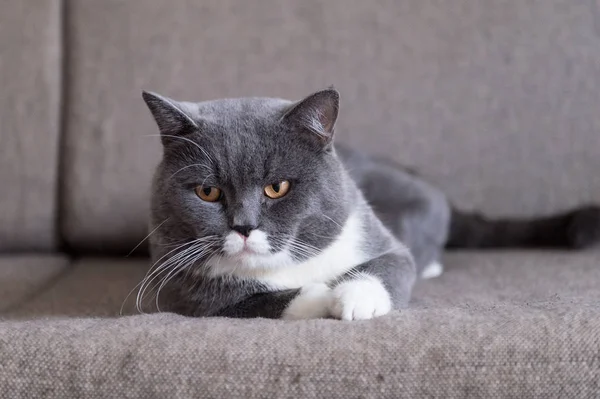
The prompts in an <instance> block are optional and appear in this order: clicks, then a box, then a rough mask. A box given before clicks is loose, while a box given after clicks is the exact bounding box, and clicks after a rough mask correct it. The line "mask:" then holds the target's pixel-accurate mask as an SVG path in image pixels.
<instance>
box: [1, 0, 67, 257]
mask: <svg viewBox="0 0 600 399" xmlns="http://www.w3.org/2000/svg"><path fill="white" fill-rule="evenodd" d="M1 4H2V5H1V7H0V9H1V10H2V11H0V88H1V90H2V94H1V95H0V143H1V144H0V251H20V250H32V249H33V250H48V249H52V248H53V247H55V244H56V221H55V219H56V198H57V166H58V165H57V149H58V130H59V126H58V124H59V114H60V109H59V106H60V86H61V79H60V76H61V67H60V53H61V47H60V25H61V22H60V21H61V18H60V13H59V11H60V1H59V0H46V1H40V2H37V1H3V2H2V3H1Z"/></svg>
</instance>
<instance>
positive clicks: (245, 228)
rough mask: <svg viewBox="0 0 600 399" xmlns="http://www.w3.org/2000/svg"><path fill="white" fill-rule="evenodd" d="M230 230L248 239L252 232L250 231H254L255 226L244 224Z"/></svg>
mask: <svg viewBox="0 0 600 399" xmlns="http://www.w3.org/2000/svg"><path fill="white" fill-rule="evenodd" d="M232 229H233V230H235V231H237V232H238V233H240V234H241V235H243V236H244V237H248V236H249V235H250V233H251V232H252V230H254V229H256V226H253V225H250V224H244V225H237V226H233V227H232Z"/></svg>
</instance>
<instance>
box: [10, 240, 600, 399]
mask: <svg viewBox="0 0 600 399" xmlns="http://www.w3.org/2000/svg"><path fill="white" fill-rule="evenodd" d="M445 262H446V272H445V273H444V274H443V275H442V277H440V278H438V279H433V280H428V281H425V282H422V283H421V284H420V285H419V286H418V288H417V290H416V292H415V300H414V301H413V304H412V306H411V307H410V308H409V309H407V310H405V311H402V312H394V313H393V314H391V315H388V316H385V317H382V318H379V319H375V320H372V321H368V322H350V323H346V322H340V321H334V320H314V321H300V322H281V321H269V320H263V319H255V320H231V319H190V318H184V317H179V316H175V315H171V314H155V315H144V316H128V317H123V318H100V319H57V318H55V317H54V318H52V319H45V318H43V317H41V316H57V315H60V314H63V315H99V316H116V315H118V312H119V307H120V306H121V303H122V302H123V299H124V297H125V296H126V295H127V292H128V291H129V290H130V289H131V288H132V287H133V286H135V284H136V282H137V281H138V279H139V278H141V276H142V275H143V274H144V272H145V269H146V268H147V261H144V260H135V261H111V260H107V259H96V260H82V261H80V262H78V263H77V264H76V265H75V267H74V269H73V270H72V271H71V272H70V273H69V274H67V275H66V276H65V277H63V278H62V279H61V280H60V281H59V282H58V283H57V284H56V285H55V286H54V287H52V289H49V290H46V292H45V293H44V294H43V295H40V296H39V297H37V298H36V299H35V300H34V301H30V302H29V303H28V304H27V305H26V306H24V307H21V308H20V309H19V312H18V314H17V313H15V314H13V316H12V317H20V318H23V317H25V318H27V317H32V316H35V317H36V318H37V319H36V320H32V321H4V322H2V323H0V359H1V360H2V361H1V362H0V396H2V393H3V394H4V395H5V396H6V395H7V393H10V397H11V398H20V397H23V398H25V397H42V396H43V397H47V398H65V397H86V398H103V397H106V398H108V397H121V398H138V397H144V398H155V397H156V398H161V397H172V398H185V397H199V398H225V397H244V398H259V397H282V398H283V397H306V398H313V397H326V398H359V397H362V398H367V397H381V398H386V397H387V398H398V397H444V398H496V397H497V398H500V397H502V398H544V399H549V398H561V399H563V398H573V399H583V398H596V397H598V395H600V367H599V365H600V358H599V357H598V348H599V347H600V312H599V310H600V290H598V289H597V287H598V286H599V285H600V252H598V251H596V252H590V253H584V254H574V255H569V254H565V253H516V252H498V253H481V254H466V253H456V254H450V255H448V256H447V258H446V260H445ZM24 359H26V361H25V362H24Z"/></svg>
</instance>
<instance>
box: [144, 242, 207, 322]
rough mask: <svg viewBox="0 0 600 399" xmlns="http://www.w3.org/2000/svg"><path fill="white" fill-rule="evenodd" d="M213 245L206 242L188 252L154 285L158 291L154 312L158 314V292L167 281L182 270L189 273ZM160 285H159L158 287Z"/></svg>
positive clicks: (157, 292) (158, 292)
mask: <svg viewBox="0 0 600 399" xmlns="http://www.w3.org/2000/svg"><path fill="white" fill-rule="evenodd" d="M214 244H215V242H208V243H206V244H204V245H200V246H198V247H197V248H196V249H194V250H192V251H190V253H189V254H188V255H186V256H185V258H184V259H181V260H180V261H179V262H178V263H177V265H175V266H174V267H173V268H172V270H171V271H170V272H169V273H168V274H167V275H166V276H165V277H163V278H162V280H161V281H159V283H157V284H156V285H155V287H154V288H156V286H157V285H158V289H157V290H156V299H155V304H156V310H158V311H159V312H160V305H159V299H160V291H161V290H162V289H163V288H164V287H165V286H166V285H167V284H168V283H169V281H171V280H172V279H173V278H174V277H175V276H176V275H177V274H178V273H179V272H181V271H183V270H184V269H186V268H187V269H188V270H187V271H188V272H189V271H190V270H191V266H192V265H194V264H195V263H196V262H197V261H199V260H200V259H202V257H203V256H204V255H205V254H206V252H207V251H209V250H210V249H211V248H212V246H213V245H214ZM159 284H160V285H159Z"/></svg>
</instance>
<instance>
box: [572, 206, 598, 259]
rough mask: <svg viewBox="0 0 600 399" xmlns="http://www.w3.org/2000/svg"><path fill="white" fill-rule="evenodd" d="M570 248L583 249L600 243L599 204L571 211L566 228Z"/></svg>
mask: <svg viewBox="0 0 600 399" xmlns="http://www.w3.org/2000/svg"><path fill="white" fill-rule="evenodd" d="M567 239H568V242H569V244H570V246H571V247H572V248H575V249H584V248H588V247H591V246H593V245H595V244H598V243H600V206H588V207H585V208H581V209H578V210H576V211H575V212H573V214H572V216H571V220H570V221H569V226H568V229H567Z"/></svg>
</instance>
